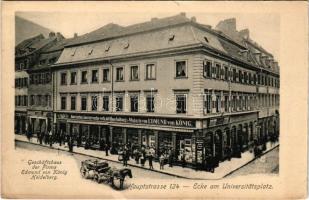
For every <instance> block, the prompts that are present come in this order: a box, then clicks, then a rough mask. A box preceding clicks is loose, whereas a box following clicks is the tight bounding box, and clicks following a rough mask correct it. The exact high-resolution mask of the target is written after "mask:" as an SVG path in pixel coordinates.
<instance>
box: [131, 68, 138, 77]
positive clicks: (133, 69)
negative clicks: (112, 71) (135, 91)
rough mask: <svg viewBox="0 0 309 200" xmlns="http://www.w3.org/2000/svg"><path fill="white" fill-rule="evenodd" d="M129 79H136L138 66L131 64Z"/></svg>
mask: <svg viewBox="0 0 309 200" xmlns="http://www.w3.org/2000/svg"><path fill="white" fill-rule="evenodd" d="M130 79H131V80H138V66H136V65H134V66H131V78H130Z"/></svg>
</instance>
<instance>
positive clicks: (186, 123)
mask: <svg viewBox="0 0 309 200" xmlns="http://www.w3.org/2000/svg"><path fill="white" fill-rule="evenodd" d="M60 116H61V115H60ZM61 117H64V116H61ZM68 118H70V119H78V120H96V121H106V122H120V123H133V124H147V125H160V126H175V127H186V128H195V121H194V120H187V119H168V118H155V117H128V116H84V115H70V116H69V117H68Z"/></svg>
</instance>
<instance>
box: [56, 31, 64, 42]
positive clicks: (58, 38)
mask: <svg viewBox="0 0 309 200" xmlns="http://www.w3.org/2000/svg"><path fill="white" fill-rule="evenodd" d="M56 37H57V41H61V40H63V39H64V37H63V35H61V33H59V32H57V33H56Z"/></svg>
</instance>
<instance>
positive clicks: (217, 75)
mask: <svg viewBox="0 0 309 200" xmlns="http://www.w3.org/2000/svg"><path fill="white" fill-rule="evenodd" d="M220 69H221V65H220V64H219V63H216V78H217V79H220Z"/></svg>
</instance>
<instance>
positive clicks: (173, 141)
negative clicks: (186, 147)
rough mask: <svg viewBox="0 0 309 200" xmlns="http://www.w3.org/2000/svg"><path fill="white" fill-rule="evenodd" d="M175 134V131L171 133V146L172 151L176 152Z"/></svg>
mask: <svg viewBox="0 0 309 200" xmlns="http://www.w3.org/2000/svg"><path fill="white" fill-rule="evenodd" d="M176 135H177V134H176V133H175V132H173V133H172V147H173V151H174V153H176Z"/></svg>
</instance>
